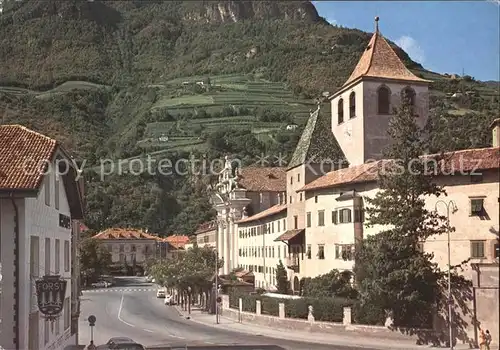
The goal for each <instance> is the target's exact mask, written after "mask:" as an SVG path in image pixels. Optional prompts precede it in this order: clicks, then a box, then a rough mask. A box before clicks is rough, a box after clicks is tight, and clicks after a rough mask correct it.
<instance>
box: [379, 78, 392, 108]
mask: <svg viewBox="0 0 500 350" xmlns="http://www.w3.org/2000/svg"><path fill="white" fill-rule="evenodd" d="M377 98H378V114H389V113H390V108H391V91H390V90H389V88H388V87H386V86H383V85H382V86H381V87H380V88H379V89H378V92H377Z"/></svg>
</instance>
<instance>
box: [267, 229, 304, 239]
mask: <svg viewBox="0 0 500 350" xmlns="http://www.w3.org/2000/svg"><path fill="white" fill-rule="evenodd" d="M304 232H305V229H303V228H299V229H295V230H288V231H286V232H285V233H283V234H282V235H280V236H279V237H278V238H276V239H275V240H274V241H275V242H280V241H289V240H291V239H292V238H294V237H295V236H297V235H299V234H301V233H304Z"/></svg>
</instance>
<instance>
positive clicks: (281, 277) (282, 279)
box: [276, 260, 289, 294]
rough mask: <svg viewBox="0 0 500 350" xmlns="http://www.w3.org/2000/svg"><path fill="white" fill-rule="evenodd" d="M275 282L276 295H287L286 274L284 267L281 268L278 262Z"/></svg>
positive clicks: (281, 263) (280, 263)
mask: <svg viewBox="0 0 500 350" xmlns="http://www.w3.org/2000/svg"><path fill="white" fill-rule="evenodd" d="M276 282H277V284H278V285H277V286H276V287H277V288H278V293H280V294H288V291H289V288H288V286H289V285H288V274H287V272H286V269H285V266H283V262H282V261H281V260H280V262H279V263H278V265H277V266H276Z"/></svg>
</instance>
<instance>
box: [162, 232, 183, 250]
mask: <svg viewBox="0 0 500 350" xmlns="http://www.w3.org/2000/svg"><path fill="white" fill-rule="evenodd" d="M162 241H164V242H168V244H170V245H171V246H172V247H174V248H176V249H183V248H184V246H185V245H186V244H188V243H189V237H188V236H177V235H172V236H168V237H165V238H163V239H162Z"/></svg>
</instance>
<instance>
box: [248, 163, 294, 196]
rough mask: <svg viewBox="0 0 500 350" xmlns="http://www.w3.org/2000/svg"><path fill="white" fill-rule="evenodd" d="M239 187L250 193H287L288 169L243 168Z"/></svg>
mask: <svg viewBox="0 0 500 350" xmlns="http://www.w3.org/2000/svg"><path fill="white" fill-rule="evenodd" d="M238 185H239V186H240V187H242V188H244V189H246V190H247V191H250V192H284V191H286V169H285V168H279V167H275V168H267V167H246V168H241V170H240V172H239V175H238Z"/></svg>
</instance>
